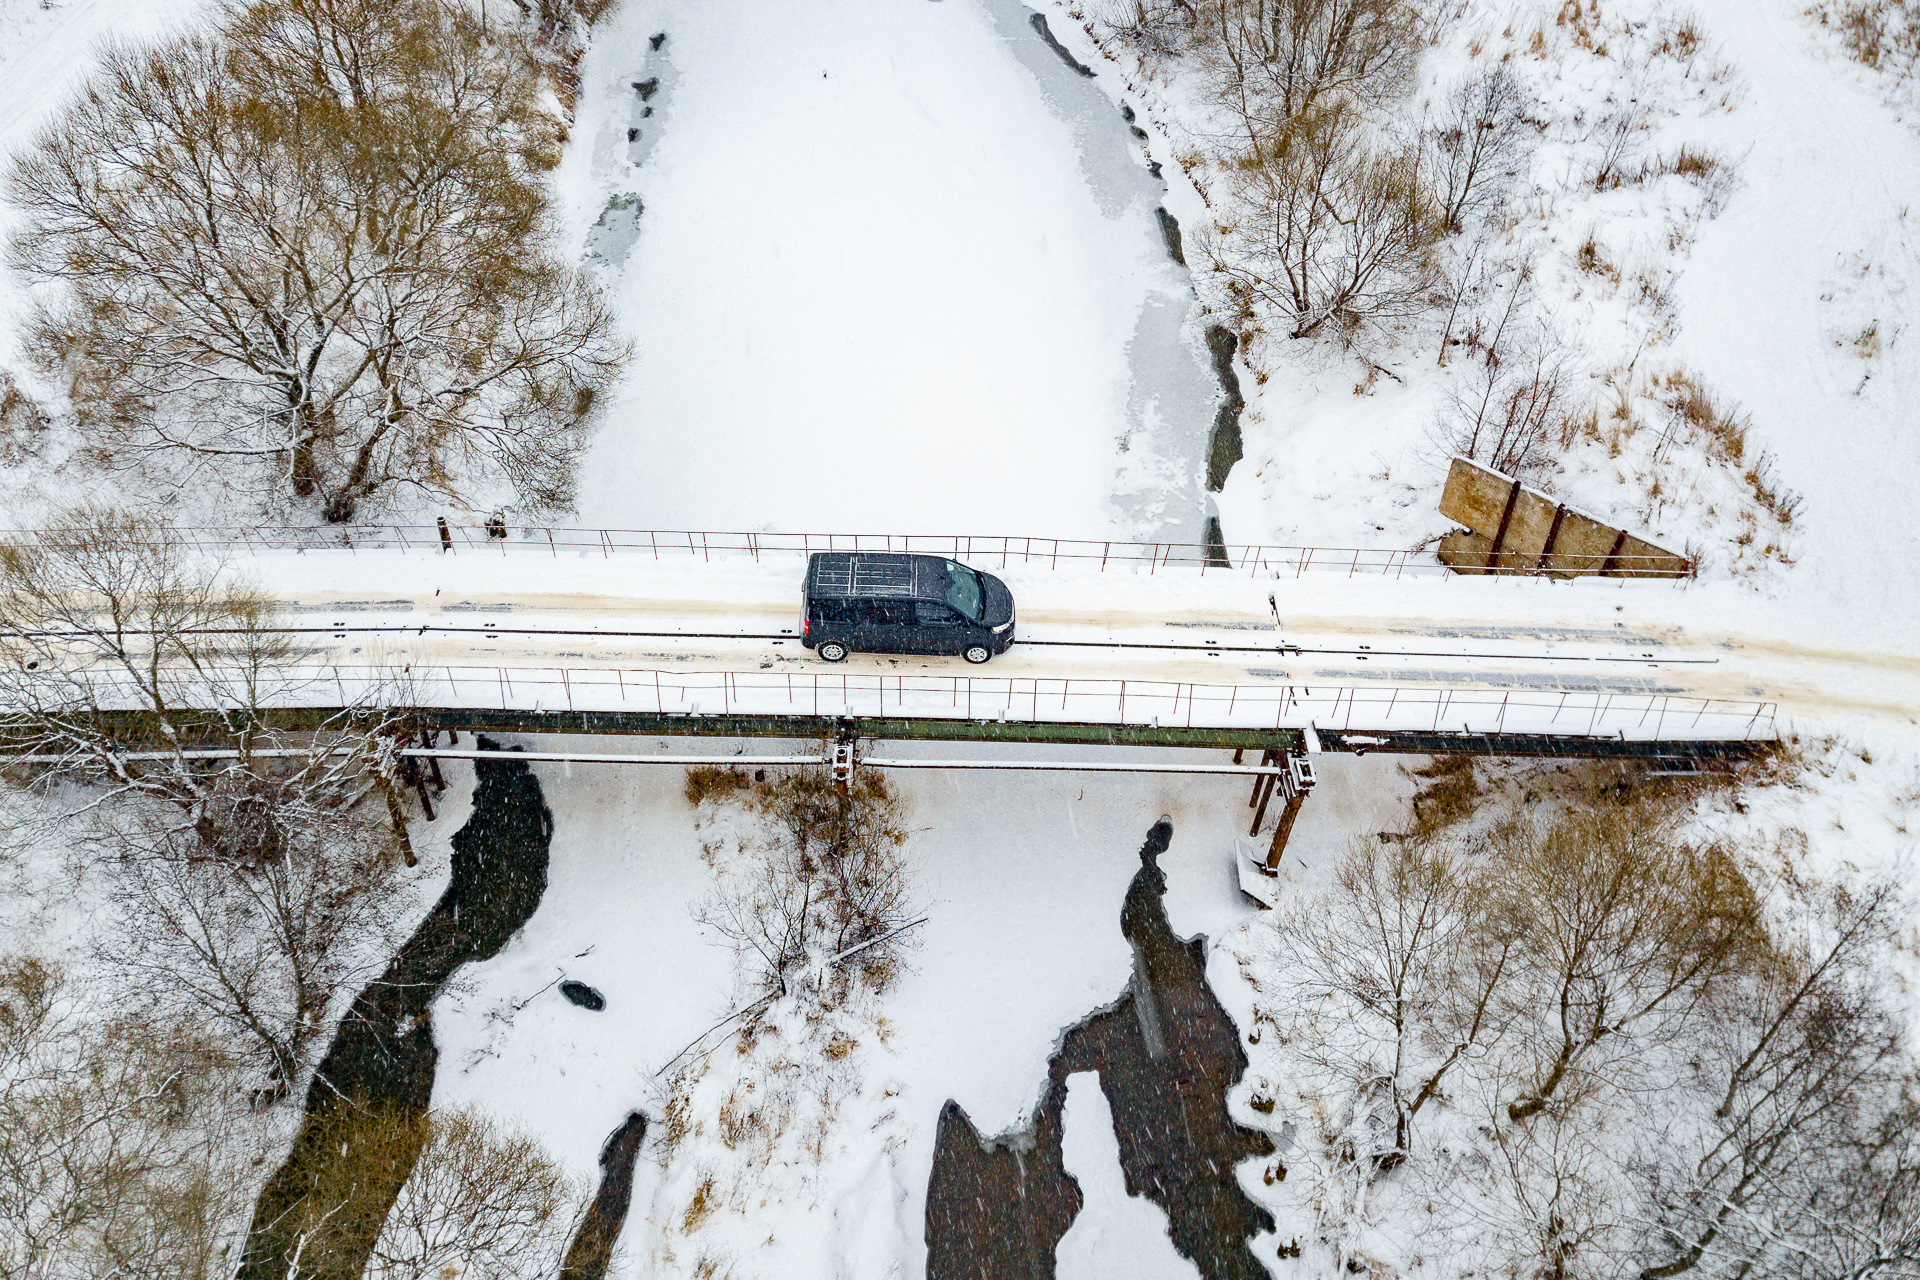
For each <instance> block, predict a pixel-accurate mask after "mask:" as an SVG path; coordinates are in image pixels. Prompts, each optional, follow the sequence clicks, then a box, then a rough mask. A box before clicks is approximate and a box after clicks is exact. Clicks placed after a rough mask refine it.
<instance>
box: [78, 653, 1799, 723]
mask: <svg viewBox="0 0 1920 1280" xmlns="http://www.w3.org/2000/svg"><path fill="white" fill-rule="evenodd" d="M205 676H206V678H207V680H208V684H207V686H206V687H207V688H208V689H217V688H220V687H222V685H221V683H220V679H221V676H220V673H219V672H215V671H209V672H207V673H205ZM225 687H227V688H233V687H237V686H235V685H233V684H227V685H226V686H225ZM117 688H118V682H117V681H115V680H113V679H112V678H111V677H109V676H106V675H105V674H104V673H103V675H102V678H101V681H100V682H99V683H98V684H96V685H95V687H94V689H93V694H94V697H95V698H96V699H98V700H99V705H102V706H108V707H111V706H112V705H114V702H115V697H114V692H115V690H116V689H117ZM261 700H262V702H263V703H264V704H267V705H273V706H279V707H285V708H297V707H342V706H355V705H374V704H376V703H378V704H382V705H388V706H409V707H418V708H444V709H472V710H492V711H508V710H513V711H531V712H571V713H582V712H585V713H592V712H606V713H618V712H637V713H644V714H652V715H662V716H689V717H699V716H768V717H794V718H800V719H808V720H816V719H817V720H820V721H823V722H827V721H832V720H835V719H839V718H842V717H849V716H851V717H864V718H889V717H891V718H898V719H926V720H966V721H986V722H995V721H997V722H1004V723H1009V724H1015V723H1017V724H1048V723H1060V724H1089V723H1092V724H1111V725H1132V726H1151V727H1153V728H1156V729H1165V728H1190V729H1227V730H1231V729H1244V730H1248V731H1250V732H1264V731H1269V730H1275V729H1287V728H1301V729H1304V728H1306V727H1307V726H1309V725H1311V726H1315V727H1317V728H1318V729H1320V730H1323V731H1337V732H1340V733H1343V734H1347V735H1350V736H1351V735H1354V734H1366V733H1370V732H1377V733H1393V732H1402V733H1459V734H1470V735H1471V734H1503V733H1504V734H1516V733H1525V734H1541V735H1557V736H1569V737H1587V738H1598V737H1604V738H1617V739H1619V740H1622V741H1649V742H1661V741H1673V742H1685V741H1723V742H1724V741H1766V740H1771V739H1773V738H1775V737H1776V736H1777V734H1776V731H1775V724H1774V721H1775V716H1776V714H1777V704H1776V703H1773V702H1770V701H1754V702H1745V701H1733V700H1728V699H1719V698H1692V697H1686V696H1682V695H1673V694H1663V693H1629V692H1615V693H1608V692H1596V691H1587V690H1577V691H1576V690H1565V691H1562V690H1553V689H1511V688H1508V689H1453V688H1434V687H1430V686H1429V687H1421V686H1411V685H1410V686H1407V687H1397V686H1393V685H1368V686H1355V685H1321V684H1316V685H1312V686H1306V685H1293V684H1278V683H1274V684H1192V683H1183V682H1167V681H1153V680H1122V679H1075V678H1070V677H1062V678H1057V679H1047V678H1043V677H1017V676H1015V677H996V676H959V675H955V676H914V675H888V674H884V673H872V674H869V673H864V672H845V671H835V672H802V673H782V672H770V671H709V672H686V671H662V670H658V669H653V668H645V669H636V670H628V669H623V668H610V667H588V668H581V667H505V666H469V665H462V666H421V665H418V664H415V665H411V666H408V667H405V668H400V669H396V668H394V667H388V666H372V665H368V666H353V665H343V666H321V665H315V666H312V667H308V668H304V669H300V670H296V671H290V672H287V673H284V674H283V675H282V676H281V678H280V680H279V682H278V683H277V684H276V685H274V686H272V687H270V688H269V689H267V690H265V691H264V692H263V693H262V695H261ZM172 701H173V702H174V704H175V705H177V706H190V705H194V698H193V695H192V686H190V685H189V684H188V682H187V681H185V680H182V681H178V682H175V688H174V689H173V690H172ZM126 702H127V705H128V706H129V707H137V706H139V705H140V700H139V699H138V698H135V697H133V696H132V695H131V691H129V692H128V696H127V698H126Z"/></svg>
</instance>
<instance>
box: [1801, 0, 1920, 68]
mask: <svg viewBox="0 0 1920 1280" xmlns="http://www.w3.org/2000/svg"><path fill="white" fill-rule="evenodd" d="M1813 14H1814V16H1815V17H1817V18H1818V19H1819V20H1820V23H1821V25H1822V26H1829V27H1834V28H1836V29H1838V31H1839V32H1840V38H1841V40H1842V41H1844V42H1845V44H1846V46H1847V52H1849V53H1851V54H1852V55H1853V56H1854V57H1856V58H1858V59H1859V60H1860V61H1862V62H1864V63H1866V64H1867V65H1868V66H1870V67H1874V68H1877V69H1879V70H1883V71H1888V72H1891V73H1892V74H1893V75H1895V76H1897V77H1899V78H1901V79H1903V80H1904V79H1908V78H1911V77H1912V75H1913V73H1914V68H1915V67H1916V66H1920V3H1917V2H1916V0H1838V2H1837V3H1836V2H1832V0H1829V2H1828V3H1822V4H1816V5H1815V6H1814V7H1813Z"/></svg>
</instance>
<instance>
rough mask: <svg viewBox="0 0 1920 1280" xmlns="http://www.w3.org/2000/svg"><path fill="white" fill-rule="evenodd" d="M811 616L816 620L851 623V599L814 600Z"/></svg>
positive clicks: (852, 617)
mask: <svg viewBox="0 0 1920 1280" xmlns="http://www.w3.org/2000/svg"><path fill="white" fill-rule="evenodd" d="M813 617H814V620H815V621H816V622H823V623H825V622H838V623H843V624H845V623H851V622H853V621H854V608H853V601H851V600H835V599H825V600H815V601H814V602H813Z"/></svg>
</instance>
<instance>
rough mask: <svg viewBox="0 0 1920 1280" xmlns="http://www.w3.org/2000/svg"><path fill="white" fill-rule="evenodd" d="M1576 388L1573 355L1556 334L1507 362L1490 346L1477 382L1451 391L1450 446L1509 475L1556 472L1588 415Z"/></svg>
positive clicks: (1446, 426) (1445, 424)
mask: <svg viewBox="0 0 1920 1280" xmlns="http://www.w3.org/2000/svg"><path fill="white" fill-rule="evenodd" d="M1576 385H1577V383H1576V379H1575V377H1574V366H1573V361H1572V357H1571V356H1569V355H1568V354H1567V353H1566V352H1565V351H1564V350H1562V349H1561V348H1560V347H1559V345H1558V344H1557V342H1556V341H1555V340H1554V338H1553V336H1552V335H1551V334H1549V333H1545V332H1542V333H1540V334H1539V335H1537V336H1536V337H1535V338H1534V340H1533V342H1532V343H1531V344H1529V345H1528V346H1527V347H1526V348H1525V349H1522V350H1519V351H1510V352H1509V353H1508V358H1506V359H1501V358H1499V357H1498V355H1497V354H1496V352H1495V350H1494V349H1492V348H1489V351H1488V358H1487V359H1486V360H1484V361H1482V362H1481V364H1480V365H1479V367H1478V369H1477V370H1476V372H1475V375H1474V376H1473V378H1472V379H1471V380H1467V381H1464V382H1461V383H1457V384H1455V386H1454V387H1452V388H1451V389H1450V390H1449V391H1448V393H1447V405H1448V413H1447V415H1446V416H1445V417H1444V418H1443V419H1442V439H1443V443H1444V444H1445V445H1446V447H1447V449H1448V450H1449V451H1450V452H1453V453H1457V454H1459V455H1461V456H1462V457H1466V458H1471V459H1473V460H1474V461H1475V462H1478V463H1481V464H1482V465H1484V466H1488V467H1491V468H1493V469H1494V470H1495V471H1499V472H1502V473H1503V474H1506V475H1510V476H1518V477H1531V476H1538V475H1541V474H1543V473H1545V472H1548V471H1551V470H1552V469H1553V467H1554V466H1555V463H1556V459H1557V457H1558V450H1559V448H1561V447H1564V446H1565V445H1566V444H1567V443H1568V441H1569V440H1570V438H1571V437H1572V435H1573V433H1574V431H1575V429H1576V428H1577V425H1578V423H1579V422H1580V420H1581V419H1582V418H1583V417H1584V416H1585V414H1586V412H1587V405H1586V403H1585V402H1584V401H1583V400H1581V399H1579V398H1578V397H1577V396H1576V395H1575V392H1574V388H1575V386H1576Z"/></svg>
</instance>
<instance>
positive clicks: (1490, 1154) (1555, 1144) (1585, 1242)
mask: <svg viewBox="0 0 1920 1280" xmlns="http://www.w3.org/2000/svg"><path fill="white" fill-rule="evenodd" d="M1607 1119H1608V1117H1607V1115H1606V1112H1605V1109H1604V1108H1600V1107H1590V1108H1567V1109H1564V1110H1556V1111H1553V1112H1548V1113H1544V1114H1542V1115H1540V1116H1538V1117H1536V1118H1535V1119H1534V1121H1533V1122H1532V1123H1530V1124H1527V1125H1522V1126H1503V1125H1501V1124H1500V1117H1499V1116H1498V1115H1497V1114H1489V1115H1488V1116H1487V1123H1488V1125H1489V1126H1492V1127H1494V1131H1497V1132H1498V1134H1499V1136H1498V1138H1497V1140H1496V1141H1494V1142H1492V1143H1491V1144H1489V1145H1488V1148H1487V1150H1486V1153H1485V1161H1484V1165H1483V1171H1482V1172H1483V1176H1482V1177H1481V1178H1480V1179H1479V1180H1478V1182H1479V1185H1478V1186H1477V1187H1475V1188H1473V1192H1472V1193H1471V1194H1461V1191H1460V1190H1455V1189H1448V1190H1446V1191H1444V1192H1443V1195H1445V1196H1447V1198H1450V1199H1454V1200H1456V1201H1459V1202H1464V1203H1465V1206H1466V1208H1467V1213H1466V1216H1467V1217H1468V1219H1469V1220H1475V1221H1477V1225H1478V1226H1479V1228H1480V1231H1479V1233H1478V1234H1479V1235H1480V1236H1481V1239H1480V1240H1479V1246H1480V1248H1481V1249H1482V1250H1484V1251H1485V1253H1486V1254H1487V1255H1488V1261H1489V1262H1491V1263H1492V1264H1493V1265H1492V1266H1491V1267H1490V1268H1489V1270H1490V1271H1491V1272H1492V1273H1493V1274H1500V1275H1511V1276H1531V1277H1535V1278H1536V1280H1573V1278H1575V1277H1586V1276H1595V1277H1598V1276H1608V1275H1613V1274H1616V1273H1617V1271H1618V1268H1619V1264H1620V1262H1621V1260H1622V1259H1623V1258H1625V1257H1628V1256H1630V1251H1631V1248H1632V1245H1633V1243H1634V1239H1635V1235H1636V1231H1635V1227H1636V1224H1635V1223H1634V1222H1633V1220H1632V1218H1631V1216H1630V1215H1631V1207H1632V1206H1631V1203H1630V1200H1629V1199H1628V1198H1627V1197H1625V1196H1623V1195H1622V1194H1621V1193H1622V1190H1623V1186H1622V1181H1623V1180H1622V1179H1621V1177H1620V1176H1619V1175H1620V1170H1619V1161H1618V1159H1617V1158H1616V1156H1615V1152H1614V1150H1613V1146H1614V1142H1615V1141H1617V1139H1616V1138H1615V1137H1614V1136H1613V1135H1610V1134H1609V1133H1608V1132H1607V1127H1606V1126H1607ZM1462 1190H1464V1189H1462Z"/></svg>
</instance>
